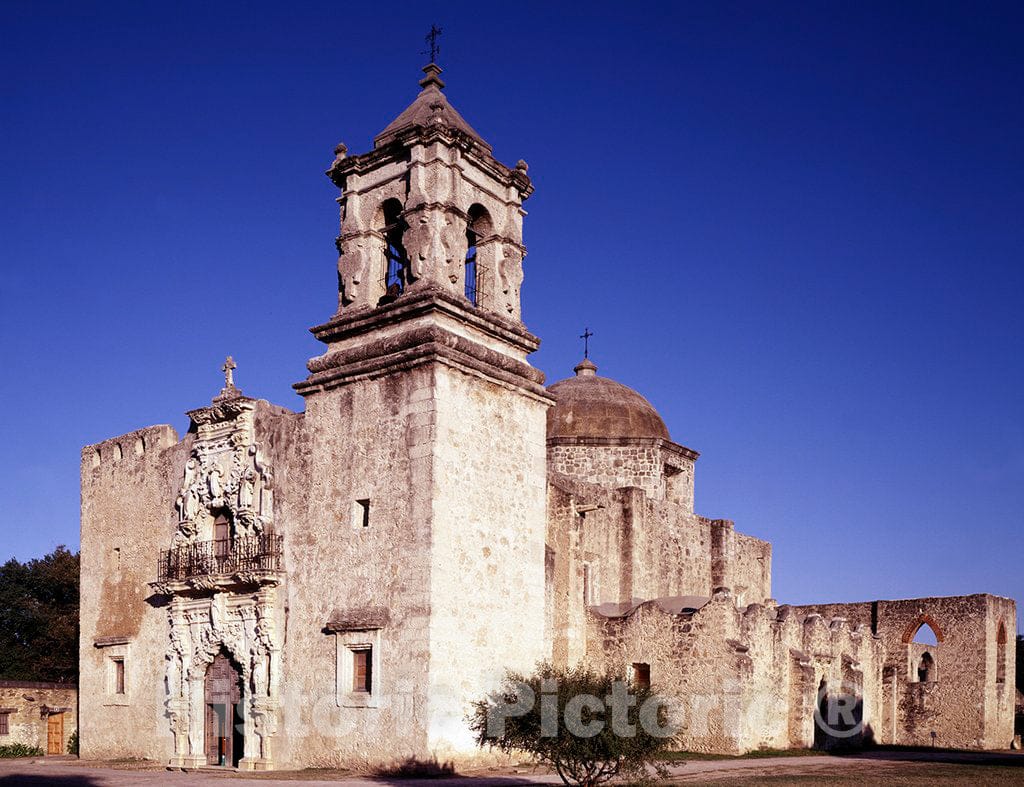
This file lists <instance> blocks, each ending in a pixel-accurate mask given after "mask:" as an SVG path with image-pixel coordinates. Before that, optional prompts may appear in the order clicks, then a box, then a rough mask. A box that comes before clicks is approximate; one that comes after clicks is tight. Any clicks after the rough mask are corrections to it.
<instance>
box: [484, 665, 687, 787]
mask: <svg viewBox="0 0 1024 787" xmlns="http://www.w3.org/2000/svg"><path fill="white" fill-rule="evenodd" d="M469 724H470V728H471V729H472V730H473V733H474V735H475V736H476V739H477V743H478V745H480V746H490V747H492V748H496V749H498V750H500V751H502V752H505V753H512V752H514V751H519V752H524V753H526V754H528V755H530V756H531V757H532V758H533V759H534V760H535V761H537V762H539V763H543V764H547V765H549V766H551V767H552V768H554V770H555V772H556V773H557V774H558V775H559V777H561V779H562V781H563V782H564V783H565V784H570V785H579V786H580V787H593V785H597V784H600V783H602V782H606V781H608V780H610V779H612V778H614V777H616V776H626V777H631V778H633V779H643V778H645V777H646V776H647V774H648V770H649V769H650V770H653V771H654V772H655V773H657V774H658V775H662V776H663V775H665V767H664V765H663V764H662V763H661V762H659V761H658V756H659V755H660V754H661V753H662V752H664V751H667V750H669V749H670V748H672V746H673V744H675V742H676V734H675V732H674V728H673V726H672V718H671V714H670V712H669V705H668V702H667V701H666V700H665V699H664V698H662V697H659V696H658V695H657V694H655V693H654V692H652V691H651V689H650V688H648V687H646V686H638V685H631V684H630V683H629V682H628V679H627V678H626V676H625V675H624V674H622V673H616V672H606V673H598V672H595V671H593V670H590V669H587V668H585V667H574V668H571V669H562V668H557V667H554V666H552V665H551V664H540V665H538V666H537V668H536V669H535V670H534V672H533V673H532V674H530V675H529V676H523V675H521V674H519V673H516V672H509V673H508V674H507V675H506V676H505V679H504V680H503V681H502V684H501V686H500V688H499V689H498V690H497V691H495V692H493V693H492V694H490V695H489V696H488V697H487V698H485V699H482V700H479V701H477V702H475V703H474V704H473V710H472V712H471V713H470V716H469Z"/></svg>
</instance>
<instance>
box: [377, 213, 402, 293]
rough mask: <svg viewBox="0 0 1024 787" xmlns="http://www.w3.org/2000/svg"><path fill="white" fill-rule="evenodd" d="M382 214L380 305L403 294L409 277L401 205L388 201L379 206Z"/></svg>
mask: <svg viewBox="0 0 1024 787" xmlns="http://www.w3.org/2000/svg"><path fill="white" fill-rule="evenodd" d="M381 209H382V211H383V213H384V227H383V228H382V229H381V233H382V234H383V235H384V281H383V285H384V297H383V298H381V299H380V303H381V304H384V303H391V301H393V300H395V298H397V297H398V296H399V295H401V294H402V293H403V292H405V288H406V285H407V284H408V283H409V282H408V277H409V255H408V254H407V253H406V251H405V246H404V245H403V244H402V235H403V234H404V233H405V229H406V225H405V220H404V219H403V218H402V203H401V202H399V201H398V200H397V199H389V200H386V201H385V202H384V204H383V205H382V206H381Z"/></svg>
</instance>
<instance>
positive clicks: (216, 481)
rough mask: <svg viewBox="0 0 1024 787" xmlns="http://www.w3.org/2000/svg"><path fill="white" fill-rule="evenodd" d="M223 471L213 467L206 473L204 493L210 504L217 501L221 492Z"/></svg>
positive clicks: (215, 466) (217, 466)
mask: <svg viewBox="0 0 1024 787" xmlns="http://www.w3.org/2000/svg"><path fill="white" fill-rule="evenodd" d="M223 479H224V471H223V470H221V469H220V466H219V465H216V464H215V465H214V466H213V467H211V468H210V469H209V470H208V471H207V473H206V491H207V494H209V496H210V502H211V503H212V502H214V501H219V500H220V499H221V493H222V492H223V491H224V490H223Z"/></svg>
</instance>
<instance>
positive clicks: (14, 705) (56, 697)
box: [0, 680, 78, 754]
mask: <svg viewBox="0 0 1024 787" xmlns="http://www.w3.org/2000/svg"><path fill="white" fill-rule="evenodd" d="M0 714H3V715H5V716H6V717H7V733H6V734H5V735H0V746H10V745H13V744H19V743H20V744H22V745H23V746H34V747H37V748H39V749H42V750H43V752H44V753H49V749H48V747H47V743H48V732H47V728H48V725H49V722H50V719H51V718H52V717H55V716H58V715H59V716H60V717H61V718H62V721H63V738H62V740H61V750H60V752H56V753H59V754H67V753H68V741H70V740H71V736H73V735H74V734H75V732H76V731H77V730H78V690H77V689H76V688H75V686H73V685H67V684H64V683H41V682H33V681H17V680H0Z"/></svg>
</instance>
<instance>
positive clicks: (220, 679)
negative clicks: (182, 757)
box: [205, 651, 245, 767]
mask: <svg viewBox="0 0 1024 787" xmlns="http://www.w3.org/2000/svg"><path fill="white" fill-rule="evenodd" d="M205 694H206V763H207V764H208V765H223V766H226V767H233V766H237V765H238V761H239V760H240V759H242V755H243V753H244V749H245V741H244V738H243V729H244V716H243V704H242V676H241V673H240V671H239V670H238V668H237V667H235V665H234V663H233V662H232V661H231V659H230V658H229V657H228V656H227V654H225V653H224V652H223V651H222V652H221V653H218V654H217V655H216V656H215V657H214V659H213V663H212V664H210V666H209V667H208V668H207V670H206V687H205Z"/></svg>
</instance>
